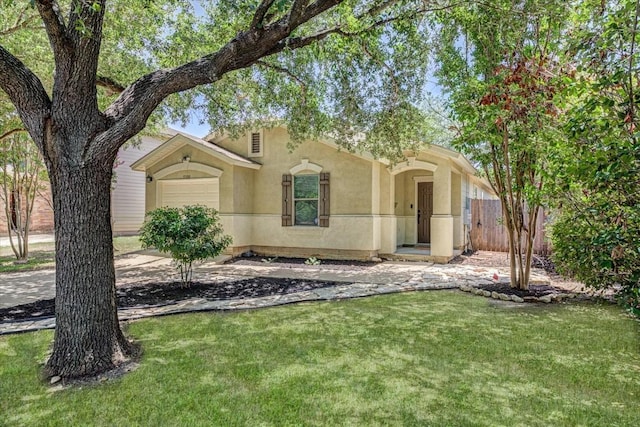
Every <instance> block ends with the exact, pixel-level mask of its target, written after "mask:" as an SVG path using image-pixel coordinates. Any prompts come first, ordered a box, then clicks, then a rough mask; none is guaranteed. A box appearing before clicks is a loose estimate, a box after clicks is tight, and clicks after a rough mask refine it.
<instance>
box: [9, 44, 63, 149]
mask: <svg viewBox="0 0 640 427" xmlns="http://www.w3.org/2000/svg"><path fill="white" fill-rule="evenodd" d="M0 89H2V90H3V91H4V92H6V94H7V95H8V96H9V99H11V102H12V103H13V105H14V106H15V107H16V110H17V111H18V114H19V115H20V118H21V119H22V122H23V123H24V125H25V127H26V128H27V130H28V131H29V133H30V134H31V137H32V138H33V140H34V141H35V142H36V144H38V147H39V148H40V149H41V150H42V151H43V152H44V140H43V138H42V135H43V134H44V132H43V129H44V123H45V119H46V118H47V117H48V115H49V111H50V108H51V100H50V99H49V95H48V94H47V92H46V90H45V89H44V87H43V86H42V83H41V82H40V80H39V79H38V77H37V76H36V75H35V74H34V73H33V72H32V71H31V70H29V69H28V68H27V67H26V66H25V65H24V64H23V63H22V62H21V61H20V60H19V59H18V58H16V57H15V56H13V55H12V54H11V53H9V51H7V50H6V49H5V48H4V47H2V46H0Z"/></svg>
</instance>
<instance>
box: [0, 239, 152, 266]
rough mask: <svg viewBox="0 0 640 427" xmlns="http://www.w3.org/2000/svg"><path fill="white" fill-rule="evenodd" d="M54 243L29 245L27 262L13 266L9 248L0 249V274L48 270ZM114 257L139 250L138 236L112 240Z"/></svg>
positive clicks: (52, 259)
mask: <svg viewBox="0 0 640 427" xmlns="http://www.w3.org/2000/svg"><path fill="white" fill-rule="evenodd" d="M54 249H55V247H54V243H53V242H50V243H34V244H32V245H29V261H28V262H26V263H20V264H15V263H14V262H15V260H16V258H15V256H14V255H13V251H12V250H11V247H2V248H0V273H12V272H15V271H30V270H36V269H40V268H49V267H53V266H54V265H55V263H54V260H55V251H54ZM113 249H114V255H115V256H118V255H122V254H126V253H129V252H134V251H139V250H140V249H141V246H140V241H139V240H138V236H121V237H114V239H113Z"/></svg>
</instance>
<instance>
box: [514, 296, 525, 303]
mask: <svg viewBox="0 0 640 427" xmlns="http://www.w3.org/2000/svg"><path fill="white" fill-rule="evenodd" d="M511 301H513V302H524V299H523V298H521V297H519V296H518V295H511Z"/></svg>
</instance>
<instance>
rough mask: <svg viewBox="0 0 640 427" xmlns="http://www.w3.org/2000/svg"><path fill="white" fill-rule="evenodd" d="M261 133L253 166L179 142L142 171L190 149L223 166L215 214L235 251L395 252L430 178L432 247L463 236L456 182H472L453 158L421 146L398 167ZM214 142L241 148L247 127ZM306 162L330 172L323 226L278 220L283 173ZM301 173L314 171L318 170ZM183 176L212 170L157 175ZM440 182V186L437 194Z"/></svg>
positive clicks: (152, 198)
mask: <svg viewBox="0 0 640 427" xmlns="http://www.w3.org/2000/svg"><path fill="white" fill-rule="evenodd" d="M262 137H263V151H262V155H261V156H257V157H252V158H251V159H252V160H253V161H254V162H257V163H259V164H260V165H261V167H260V168H259V169H251V168H247V167H242V166H239V165H237V164H236V165H233V164H231V163H232V162H231V161H227V160H223V159H221V158H218V157H215V156H213V155H211V154H209V153H207V152H205V151H204V150H200V149H198V148H196V147H194V146H192V145H189V144H185V145H182V146H180V147H179V148H177V149H175V150H173V152H171V153H168V154H167V155H166V156H165V157H163V158H161V159H160V160H159V161H157V162H156V163H155V164H153V165H151V166H147V170H146V172H147V174H148V175H151V176H153V175H154V174H155V173H157V172H158V171H161V170H162V169H165V168H167V167H169V166H172V165H177V164H180V163H181V162H182V160H183V158H184V157H185V156H189V157H190V162H192V163H201V164H203V165H206V166H210V167H213V168H216V169H218V170H220V171H222V173H221V175H220V214H221V221H222V225H223V227H224V229H225V232H226V233H228V234H232V235H233V237H234V242H233V246H232V248H231V249H230V250H231V252H234V253H238V251H242V250H246V249H249V248H253V249H254V250H260V251H262V252H263V253H269V252H270V251H271V252H273V253H274V254H277V253H278V251H281V252H285V251H286V250H287V248H288V250H291V249H292V248H294V249H295V248H298V249H300V250H304V251H305V252H304V253H308V254H313V253H315V252H314V251H315V250H319V251H322V250H325V253H329V252H330V250H339V251H345V252H344V253H350V254H360V255H365V256H367V255H368V254H369V255H370V254H377V253H393V252H395V248H396V247H397V246H400V245H403V244H415V242H416V240H417V239H416V238H417V233H416V212H417V206H416V205H417V200H416V197H417V192H416V188H417V187H416V186H417V181H433V182H434V216H437V218H434V219H433V221H432V251H433V250H434V249H435V250H436V251H441V252H443V253H445V254H446V253H451V252H452V249H453V244H455V245H457V246H460V245H461V244H462V242H463V239H464V227H463V216H462V214H463V212H462V211H463V208H464V195H463V194H462V190H463V186H464V189H465V190H467V189H468V190H469V191H473V187H472V184H471V183H467V177H466V175H465V174H464V173H461V171H460V170H459V169H458V168H457V167H456V165H455V164H454V163H453V162H452V161H451V160H449V159H447V158H445V157H438V156H437V155H436V156H434V155H426V154H420V156H419V157H418V159H419V160H420V161H421V162H422V163H420V164H419V165H417V166H416V167H415V168H413V166H412V167H407V168H406V169H407V170H405V169H402V170H403V171H402V172H399V171H398V170H397V169H396V170H394V169H393V167H388V166H386V165H385V164H383V163H381V162H379V161H376V160H373V159H369V158H364V157H361V156H358V155H352V154H350V153H347V152H343V151H339V150H337V149H336V148H335V147H333V146H330V145H328V144H325V143H322V142H311V141H308V142H304V143H302V144H300V145H298V146H297V147H295V148H294V149H293V150H289V148H288V147H287V145H288V143H289V137H288V134H287V131H286V129H284V128H274V129H265V130H263V132H262ZM215 142H216V144H218V145H219V146H221V147H224V148H226V149H228V150H230V151H232V152H235V153H238V154H240V155H244V156H246V155H247V152H248V148H249V144H248V135H242V136H241V137H239V138H237V139H235V140H234V139H230V138H225V139H222V140H216V141H215ZM305 163H307V164H311V165H312V167H314V168H316V169H317V168H318V167H319V168H321V172H329V173H330V174H331V181H330V206H331V207H330V220H329V222H330V225H329V227H313V226H311V227H309V226H291V227H282V225H281V214H282V212H281V209H282V186H281V181H282V175H283V174H288V173H290V171H291V170H292V168H296V167H299V166H300V165H303V164H305ZM434 170H435V171H434ZM300 173H305V171H302V172H300ZM306 173H317V170H316V171H314V172H311V171H309V170H308V171H306ZM186 176H189V177H190V178H198V177H208V176H210V175H208V174H207V173H204V172H200V171H189V172H188V173H187V172H186V171H184V170H180V171H177V172H175V173H172V174H171V175H167V176H165V177H163V178H164V179H182V178H185V177H186ZM157 181H158V180H156V179H154V181H153V182H152V183H147V184H146V187H147V192H146V202H145V206H146V209H147V210H150V209H154V208H155V207H156V192H157ZM463 183H464V185H463ZM443 190H444V191H446V193H445V194H441V193H442V191H443ZM443 233H444V235H443V236H440V234H443ZM434 240H438V242H434ZM318 254H319V255H322V254H323V253H321V252H319V253H318ZM335 255H339V254H335Z"/></svg>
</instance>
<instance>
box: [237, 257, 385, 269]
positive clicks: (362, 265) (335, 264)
mask: <svg viewBox="0 0 640 427" xmlns="http://www.w3.org/2000/svg"><path fill="white" fill-rule="evenodd" d="M307 260H308V258H286V257H267V256H259V255H251V256H244V255H243V256H240V257H237V258H232V259H230V260H229V261H227V264H237V265H262V266H268V265H272V266H278V267H283V268H299V267H303V266H304V267H312V268H313V267H315V268H322V269H328V270H351V271H353V270H363V269H367V268H370V267H373V266H374V265H376V264H378V263H377V262H373V261H353V260H341V259H319V260H318V261H319V262H320V264H317V265H309V264H306V261H307Z"/></svg>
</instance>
